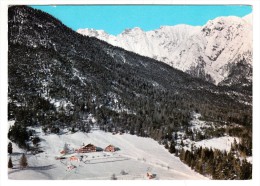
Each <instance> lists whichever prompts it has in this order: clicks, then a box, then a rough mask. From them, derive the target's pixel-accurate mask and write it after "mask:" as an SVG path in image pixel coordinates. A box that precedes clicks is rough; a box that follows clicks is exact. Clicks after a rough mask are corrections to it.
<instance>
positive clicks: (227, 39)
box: [78, 14, 252, 84]
mask: <svg viewBox="0 0 260 186" xmlns="http://www.w3.org/2000/svg"><path fill="white" fill-rule="evenodd" d="M250 20H252V14H249V15H247V16H245V17H243V18H240V17H236V16H228V17H218V18H215V19H213V20H209V21H208V22H207V23H206V24H205V25H204V26H191V25H184V24H180V25H175V26H169V25H166V26H161V27H160V28H158V29H155V30H151V31H147V32H145V31H143V30H142V29H141V28H138V27H135V28H133V29H126V30H125V31H124V32H123V33H121V34H119V35H117V36H113V37H112V36H111V35H110V36H106V35H103V34H95V35H94V34H91V33H88V32H84V31H78V32H79V33H81V34H83V35H89V36H93V37H97V38H98V39H101V40H104V41H106V42H108V43H110V44H112V45H115V46H118V47H122V48H124V49H126V50H129V51H133V52H135V53H138V54H141V55H143V56H148V57H152V58H154V59H157V60H159V61H162V62H165V63H167V64H169V65H171V66H173V67H175V68H178V69H180V70H182V71H184V72H188V73H189V74H191V75H193V76H196V77H200V78H202V79H205V80H208V81H210V82H214V83H215V84H218V83H220V82H222V81H224V80H226V79H227V78H229V74H230V73H231V71H230V70H231V69H232V68H231V66H233V65H236V64H237V63H238V62H241V61H244V62H246V64H249V65H251V62H252V25H251V24H250V23H251V22H252V21H251V22H250ZM250 78H251V75H249V79H250Z"/></svg>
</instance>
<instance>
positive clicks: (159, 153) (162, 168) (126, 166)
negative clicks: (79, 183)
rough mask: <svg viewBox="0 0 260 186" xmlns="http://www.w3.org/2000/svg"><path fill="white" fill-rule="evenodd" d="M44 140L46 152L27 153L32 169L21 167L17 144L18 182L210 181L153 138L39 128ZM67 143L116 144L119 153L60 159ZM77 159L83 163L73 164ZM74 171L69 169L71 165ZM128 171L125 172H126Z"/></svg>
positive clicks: (11, 174) (11, 175)
mask: <svg viewBox="0 0 260 186" xmlns="http://www.w3.org/2000/svg"><path fill="white" fill-rule="evenodd" d="M35 130H36V132H37V133H38V136H39V137H40V138H41V147H42V150H43V151H44V152H43V153H40V154H37V155H31V154H27V155H26V156H27V159H28V167H27V168H26V169H23V170H22V169H20V168H19V160H20V157H21V155H22V153H23V150H21V149H19V148H18V147H16V146H15V144H13V148H14V150H13V152H14V153H13V154H12V155H11V156H12V162H13V164H14V168H13V169H9V173H8V174H9V179H16V180H43V179H44V180H45V179H46V180H63V179H65V180H75V179H80V180H87V179H91V180H110V179H112V177H113V178H114V179H118V180H143V179H148V177H147V173H151V174H154V175H156V176H155V178H153V179H162V180H197V179H199V180H202V179H208V178H206V177H204V176H202V175H200V174H198V173H196V172H195V171H193V170H191V168H189V167H188V166H187V165H185V164H184V163H182V162H181V161H180V160H179V158H178V157H175V156H174V155H172V154H170V153H169V152H168V151H167V150H166V149H165V148H164V147H163V146H162V145H160V144H158V142H156V141H155V140H153V139H150V138H142V137H137V136H134V135H130V134H123V135H119V134H116V135H113V134H112V133H106V132H103V131H100V130H92V131H91V133H82V132H76V133H73V134H71V133H67V134H66V133H65V134H63V135H56V134H47V135H45V134H43V132H42V131H41V129H40V128H36V129H35ZM65 143H67V144H68V145H69V148H70V149H78V148H79V147H80V146H82V144H83V143H84V144H85V145H87V144H89V143H91V144H94V145H96V146H97V147H101V148H103V149H104V148H105V147H107V146H108V145H109V144H112V145H114V146H116V147H118V148H120V150H119V151H116V152H91V153H81V154H78V153H72V154H69V155H66V156H65V157H66V159H60V160H56V157H59V156H60V151H61V150H62V149H63V147H64V144H65ZM71 156H76V157H77V158H79V159H80V160H78V161H70V160H69V157H71ZM69 165H70V166H71V165H72V166H73V167H74V168H73V169H68V166H69ZM122 172H124V173H122Z"/></svg>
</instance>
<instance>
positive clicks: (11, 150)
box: [8, 142, 13, 154]
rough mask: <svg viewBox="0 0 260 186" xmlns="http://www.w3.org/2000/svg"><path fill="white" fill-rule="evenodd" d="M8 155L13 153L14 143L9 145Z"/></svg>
mask: <svg viewBox="0 0 260 186" xmlns="http://www.w3.org/2000/svg"><path fill="white" fill-rule="evenodd" d="M8 153H9V154H12V153H13V146H12V143H11V142H9V143H8Z"/></svg>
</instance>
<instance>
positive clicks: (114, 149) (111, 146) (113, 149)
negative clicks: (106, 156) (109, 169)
mask: <svg viewBox="0 0 260 186" xmlns="http://www.w3.org/2000/svg"><path fill="white" fill-rule="evenodd" d="M118 150H119V148H118V147H115V146H114V145H108V146H107V147H106V148H105V151H106V152H115V151H118Z"/></svg>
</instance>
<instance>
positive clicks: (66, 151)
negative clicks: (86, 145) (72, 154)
mask: <svg viewBox="0 0 260 186" xmlns="http://www.w3.org/2000/svg"><path fill="white" fill-rule="evenodd" d="M63 151H64V154H68V153H69V147H68V144H67V143H65V144H64V147H63Z"/></svg>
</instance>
